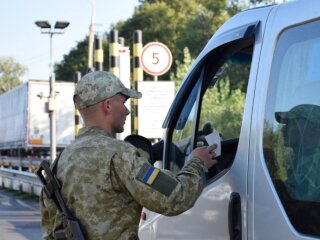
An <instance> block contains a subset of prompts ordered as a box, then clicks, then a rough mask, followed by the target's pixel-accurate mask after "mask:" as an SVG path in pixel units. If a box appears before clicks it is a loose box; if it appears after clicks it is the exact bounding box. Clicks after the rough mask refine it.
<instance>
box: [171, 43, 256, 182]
mask: <svg viewBox="0 0 320 240" xmlns="http://www.w3.org/2000/svg"><path fill="white" fill-rule="evenodd" d="M252 51H253V48H252V45H251V44H250V46H247V47H245V48H243V49H241V50H239V51H238V52H236V53H232V54H230V56H228V57H227V59H224V61H223V62H221V59H219V60H217V59H215V56H214V54H212V56H208V58H207V59H206V61H205V63H204V64H203V66H202V67H201V68H199V70H198V72H197V73H196V74H194V76H195V77H194V78H195V84H194V87H193V88H192V90H191V92H190V94H189V95H188V99H187V101H186V102H185V104H184V107H183V110H182V111H181V114H180V116H179V119H178V121H177V123H176V126H175V128H174V131H173V136H172V143H173V144H171V145H170V146H171V149H170V156H171V157H170V161H171V162H170V164H169V167H170V170H172V171H174V172H177V171H179V170H180V169H181V168H182V167H183V165H184V164H185V162H186V161H187V159H188V157H189V155H190V153H191V151H192V149H194V148H195V147H197V146H203V145H208V142H207V140H206V138H205V136H207V135H209V134H211V133H212V132H213V131H217V132H218V133H219V135H220V136H221V140H222V148H221V152H222V154H221V156H220V157H218V160H219V166H214V167H213V168H212V169H210V170H209V174H208V175H207V178H208V180H209V179H211V178H213V177H214V176H216V175H217V173H219V172H221V171H222V170H223V169H227V168H228V167H230V166H231V164H232V162H233V159H234V156H235V154H236V151H237V146H238V140H239V135H240V129H241V124H242V116H243V110H244V103H245V98H246V94H245V93H246V89H247V84H248V79H249V72H250V66H251V59H252ZM217 61H218V63H217Z"/></svg>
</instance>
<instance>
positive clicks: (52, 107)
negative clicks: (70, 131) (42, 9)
mask: <svg viewBox="0 0 320 240" xmlns="http://www.w3.org/2000/svg"><path fill="white" fill-rule="evenodd" d="M35 24H36V25H37V26H38V27H40V29H41V33H44V34H50V64H49V67H50V77H49V82H50V93H49V96H48V97H47V98H48V102H47V103H46V109H47V112H48V113H49V118H50V153H51V154H50V155H51V162H53V161H54V159H55V158H56V155H57V140H56V132H57V127H56V101H55V98H56V95H57V92H56V91H55V74H54V70H53V61H52V37H53V35H54V34H63V33H64V29H65V28H66V27H68V26H69V24H70V23H69V22H61V21H57V22H56V23H55V25H54V26H53V27H52V26H51V24H50V23H49V22H48V21H37V22H35Z"/></svg>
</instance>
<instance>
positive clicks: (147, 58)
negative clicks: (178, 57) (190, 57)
mask: <svg viewBox="0 0 320 240" xmlns="http://www.w3.org/2000/svg"><path fill="white" fill-rule="evenodd" d="M140 63H141V67H142V68H143V70H144V71H145V72H146V73H148V74H150V75H152V76H154V81H153V82H152V81H144V82H138V90H139V91H140V92H141V93H142V95H143V98H141V99H139V100H138V101H139V104H138V105H139V107H138V114H139V122H138V134H140V135H142V136H145V137H146V138H150V139H159V138H161V137H162V132H163V130H162V128H161V126H162V123H163V121H164V118H165V116H166V114H167V111H168V110H169V107H170V105H171V103H172V101H173V98H174V82H172V81H161V82H158V76H160V75H163V74H165V73H166V72H167V71H168V70H169V69H170V67H171V64H172V54H171V52H170V50H169V48H168V47H167V46H166V45H164V44H163V43H160V42H150V43H148V44H147V45H145V46H144V47H143V49H142V52H141V58H140Z"/></svg>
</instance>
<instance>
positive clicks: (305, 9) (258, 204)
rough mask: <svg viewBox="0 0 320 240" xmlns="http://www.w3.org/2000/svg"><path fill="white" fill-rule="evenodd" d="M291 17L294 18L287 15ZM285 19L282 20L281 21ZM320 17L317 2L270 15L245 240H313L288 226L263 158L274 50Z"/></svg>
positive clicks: (283, 7)
mask: <svg viewBox="0 0 320 240" xmlns="http://www.w3.org/2000/svg"><path fill="white" fill-rule="evenodd" d="M289 13H294V14H289ZM284 16H285V17H284ZM319 17H320V2H319V1H295V2H289V3H287V4H282V5H278V6H276V7H275V8H274V10H273V11H272V12H271V14H270V17H269V18H270V19H269V24H267V26H266V30H265V40H264V43H263V48H262V51H261V56H263V57H261V60H260V66H259V68H258V76H257V79H258V80H257V87H256V90H255V92H256V93H259V94H256V95H255V98H254V107H253V116H252V123H251V124H252V128H251V129H252V130H251V136H250V154H249V156H250V157H249V158H250V159H249V171H248V173H249V180H248V181H249V188H248V190H249V192H248V198H249V199H248V203H249V205H248V215H249V221H248V223H249V226H248V227H249V229H248V230H249V231H248V239H266V240H267V239H314V238H312V237H310V236H309V237H308V236H306V235H303V234H301V233H299V232H298V231H296V229H295V228H294V227H293V226H292V224H291V223H290V221H289V219H288V217H287V214H286V212H285V210H284V208H283V205H282V203H281V201H280V199H279V197H278V194H277V191H276V190H275V188H274V185H273V183H272V180H271V178H270V175H269V172H268V169H267V166H266V162H265V157H264V154H263V149H262V146H263V143H262V141H263V128H264V126H263V124H264V119H263V118H264V112H265V106H266V101H267V89H268V84H269V79H270V72H271V65H272V60H273V54H274V49H275V47H276V45H277V42H278V39H279V36H280V35H281V34H282V33H283V31H285V30H286V29H289V28H291V27H294V26H297V25H301V24H304V23H306V22H309V21H314V20H316V19H319Z"/></svg>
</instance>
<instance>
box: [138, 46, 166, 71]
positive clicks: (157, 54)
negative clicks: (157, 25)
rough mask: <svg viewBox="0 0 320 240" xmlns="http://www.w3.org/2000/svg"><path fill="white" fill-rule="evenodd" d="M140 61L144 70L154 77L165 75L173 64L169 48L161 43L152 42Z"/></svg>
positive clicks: (143, 52) (145, 49)
mask: <svg viewBox="0 0 320 240" xmlns="http://www.w3.org/2000/svg"><path fill="white" fill-rule="evenodd" d="M140 59H141V60H140V61H141V66H142V68H143V70H144V71H145V72H147V73H149V74H150V75H153V76H160V75H163V74H165V73H166V72H167V71H168V70H169V69H170V67H171V64H172V55H171V52H170V50H169V48H168V47H167V46H166V45H164V44H163V43H160V42H150V43H148V44H147V45H145V46H144V47H143V49H142V53H141V58H140Z"/></svg>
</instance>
